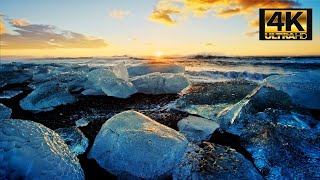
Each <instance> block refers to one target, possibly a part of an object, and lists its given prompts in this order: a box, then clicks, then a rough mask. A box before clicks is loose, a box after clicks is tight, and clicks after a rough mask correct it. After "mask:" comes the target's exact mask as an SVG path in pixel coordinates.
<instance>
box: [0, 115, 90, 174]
mask: <svg viewBox="0 0 320 180" xmlns="http://www.w3.org/2000/svg"><path fill="white" fill-rule="evenodd" d="M0 179H84V173H83V171H82V168H81V166H80V163H79V161H78V159H77V158H76V157H75V156H74V155H73V154H72V153H71V151H70V150H69V148H68V146H67V145H66V144H65V143H64V142H63V141H62V140H61V138H60V136H59V135H58V134H57V133H55V132H54V131H52V130H51V129H49V128H47V127H45V126H43V125H41V124H39V123H35V122H32V121H26V120H13V119H9V120H3V121H1V123H0Z"/></svg>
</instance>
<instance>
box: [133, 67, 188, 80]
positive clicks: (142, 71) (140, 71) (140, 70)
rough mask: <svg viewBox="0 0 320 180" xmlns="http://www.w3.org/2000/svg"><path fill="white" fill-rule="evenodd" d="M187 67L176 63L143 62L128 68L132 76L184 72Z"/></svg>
mask: <svg viewBox="0 0 320 180" xmlns="http://www.w3.org/2000/svg"><path fill="white" fill-rule="evenodd" d="M184 71H185V68H184V67H183V66H179V65H176V64H142V65H136V66H132V67H129V68H128V72H129V75H130V77H133V76H141V75H146V74H149V73H155V72H159V73H174V74H177V73H184Z"/></svg>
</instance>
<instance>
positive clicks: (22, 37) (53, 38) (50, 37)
mask: <svg viewBox="0 0 320 180" xmlns="http://www.w3.org/2000/svg"><path fill="white" fill-rule="evenodd" d="M11 25H12V26H13V27H14V28H15V30H14V31H15V32H16V34H8V33H3V34H1V41H0V48H2V49H55V48H99V47H105V46H107V44H106V43H105V41H104V40H103V39H99V38H95V37H89V36H86V35H83V34H79V33H75V32H72V31H66V30H60V29H59V28H57V27H55V26H52V25H43V24H30V23H28V22H27V21H25V20H13V21H12V22H11Z"/></svg>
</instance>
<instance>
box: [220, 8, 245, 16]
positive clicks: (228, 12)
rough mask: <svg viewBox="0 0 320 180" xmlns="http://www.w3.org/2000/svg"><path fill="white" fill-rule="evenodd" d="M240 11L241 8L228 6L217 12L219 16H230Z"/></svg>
mask: <svg viewBox="0 0 320 180" xmlns="http://www.w3.org/2000/svg"><path fill="white" fill-rule="evenodd" d="M240 13H241V9H240V8H229V9H225V10H223V11H220V12H219V13H218V15H219V16H232V15H237V14H240Z"/></svg>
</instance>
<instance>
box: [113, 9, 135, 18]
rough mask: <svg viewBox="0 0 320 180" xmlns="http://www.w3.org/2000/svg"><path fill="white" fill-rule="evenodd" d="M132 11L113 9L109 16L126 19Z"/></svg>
mask: <svg viewBox="0 0 320 180" xmlns="http://www.w3.org/2000/svg"><path fill="white" fill-rule="evenodd" d="M130 14H131V12H130V11H124V10H112V11H110V12H109V16H110V17H112V18H114V19H124V18H125V17H128V16H130Z"/></svg>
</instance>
